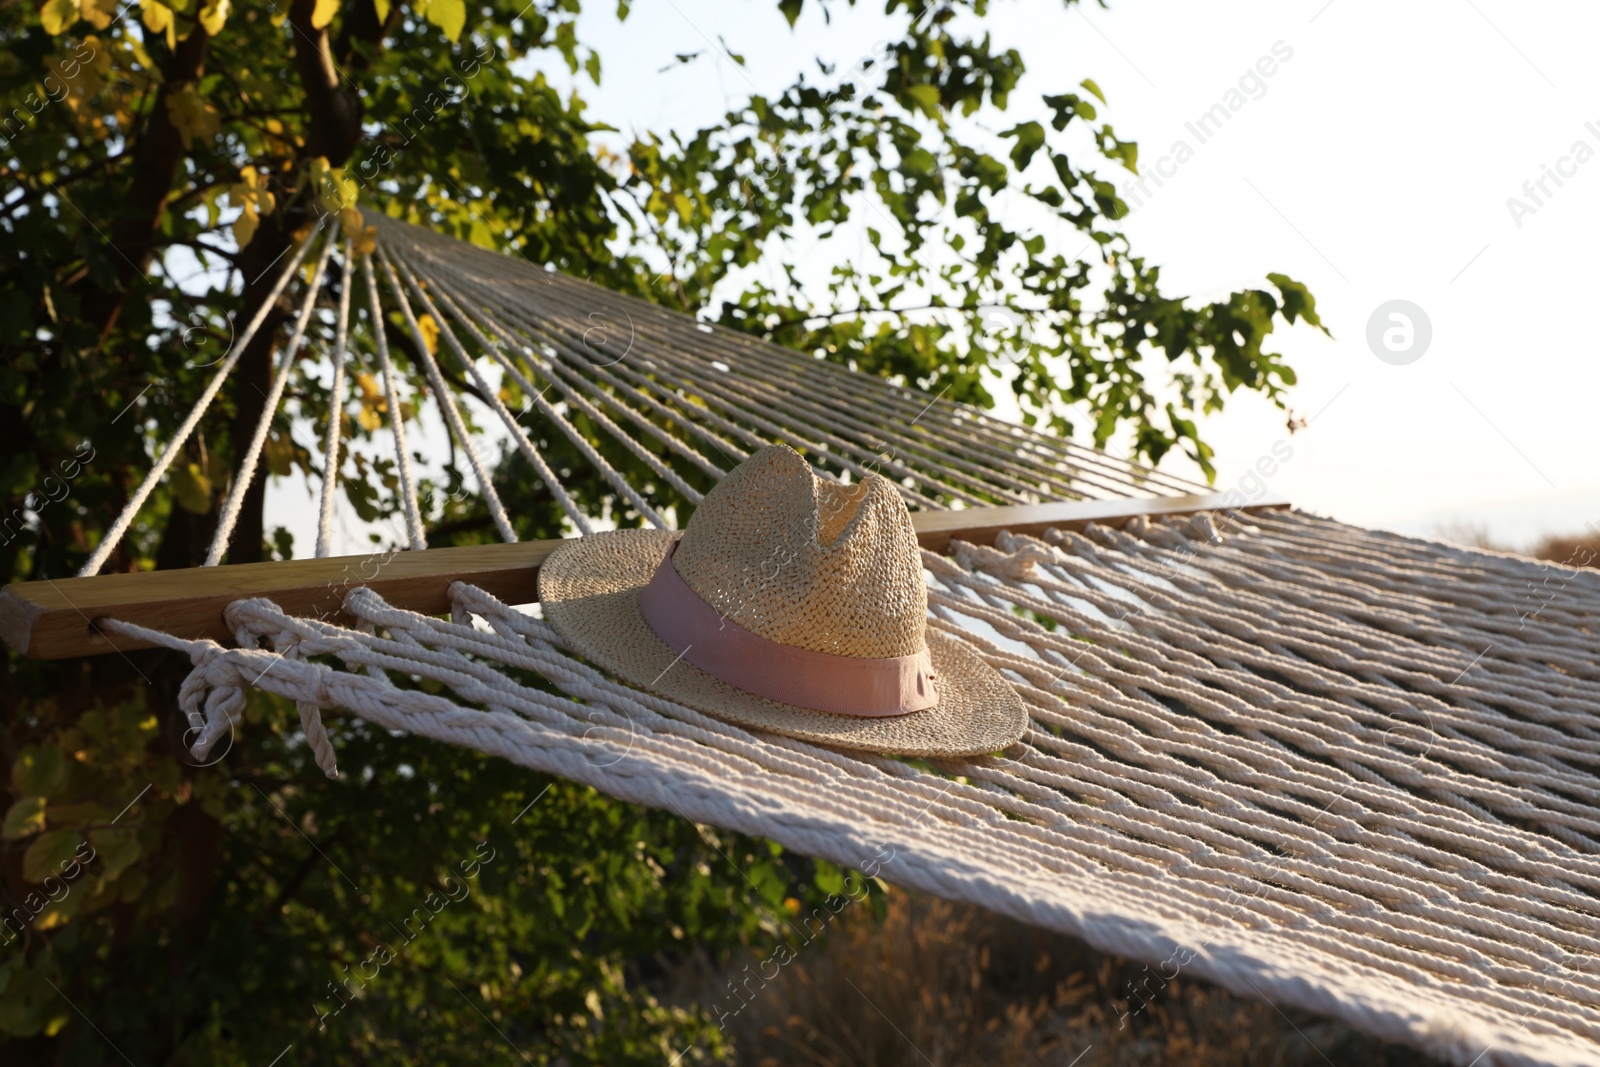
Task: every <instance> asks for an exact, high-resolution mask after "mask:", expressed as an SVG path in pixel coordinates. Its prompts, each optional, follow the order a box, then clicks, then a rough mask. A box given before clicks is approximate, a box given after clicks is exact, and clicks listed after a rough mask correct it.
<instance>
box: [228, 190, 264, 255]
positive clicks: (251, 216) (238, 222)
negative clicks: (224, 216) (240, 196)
mask: <svg viewBox="0 0 1600 1067" xmlns="http://www.w3.org/2000/svg"><path fill="white" fill-rule="evenodd" d="M260 226H261V216H260V215H259V214H257V213H256V205H255V202H254V201H246V202H245V205H244V207H243V208H241V209H240V210H239V217H238V218H236V219H234V220H233V240H234V243H235V244H237V245H238V246H239V247H240V248H243V247H244V246H245V245H247V244H249V243H250V241H251V239H252V238H253V237H255V235H256V230H257V229H259V228H260Z"/></svg>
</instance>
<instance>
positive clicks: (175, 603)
mask: <svg viewBox="0 0 1600 1067" xmlns="http://www.w3.org/2000/svg"><path fill="white" fill-rule="evenodd" d="M1283 507H1288V501H1286V500H1279V499H1269V500H1260V501H1254V502H1251V503H1249V504H1246V505H1242V506H1241V505H1238V504H1237V503H1236V498H1230V497H1228V496H1224V495H1223V494H1220V493H1214V494H1204V495H1193V496H1168V497H1152V498H1147V499H1134V500H1128V499H1123V500H1079V501H1068V502H1062V503H1052V504H1024V505H1018V506H1013V507H994V508H967V509H965V510H961V511H918V512H913V513H912V516H911V520H912V523H913V524H914V525H915V526H916V529H917V539H918V541H920V542H921V544H922V547H924V548H926V549H930V550H932V551H935V552H943V551H945V550H946V548H948V546H949V544H950V542H951V541H955V540H960V541H969V542H972V543H975V544H981V545H987V544H993V543H994V539H995V535H996V534H998V533H999V532H1000V531H1001V530H1010V531H1012V532H1013V533H1026V534H1037V533H1042V532H1043V531H1044V530H1046V529H1048V528H1049V527H1052V526H1056V527H1063V528H1066V529H1081V528H1082V527H1084V526H1087V525H1088V524H1090V523H1094V522H1098V523H1104V524H1108V525H1120V524H1121V523H1123V522H1126V521H1127V520H1128V519H1131V518H1135V517H1137V516H1141V515H1143V516H1149V517H1156V516H1166V515H1187V514H1192V513H1195V512H1202V511H1218V510H1234V511H1245V512H1250V511H1258V510H1263V509H1271V508H1283ZM559 544H561V542H560V541H559V540H555V541H524V542H521V543H519V544H509V545H507V544H497V545H473V546H470V547H467V548H430V549H426V550H424V551H421V552H409V551H407V552H388V551H385V552H373V553H370V554H368V555H364V556H334V557H329V558H326V559H297V560H287V561H284V562H278V563H243V564H238V565H233V566H221V567H195V568H190V569H187V570H172V571H144V572H140V573H137V574H104V575H99V576H96V577H93V578H61V579H56V580H45V581H40V582H18V583H15V584H12V585H9V586H6V587H5V588H4V589H0V640H3V641H5V643H6V644H7V645H9V646H10V647H12V648H14V649H16V650H18V651H19V652H21V653H23V654H24V655H27V656H31V657H33V658H35V659H65V658H67V657H70V656H91V655H97V654H99V653H103V652H113V651H118V650H128V649H134V648H146V647H149V646H148V644H147V643H146V642H142V641H133V640H130V639H126V638H122V637H115V636H112V635H110V634H107V633H104V632H102V631H100V630H99V629H97V628H96V627H95V626H94V622H95V620H96V619H101V618H114V619H120V620H122V621H123V622H131V623H136V624H138V625H140V626H145V627H148V628H150V629H153V630H162V631H164V632H166V633H169V634H172V635H173V636H175V637H182V638H189V639H193V638H200V637H209V638H212V639H213V640H216V641H222V642H227V641H229V640H230V639H231V636H232V635H231V634H230V633H229V631H228V628H227V624H226V623H225V622H224V621H223V618H222V612H223V609H224V608H226V607H227V606H228V605H229V604H230V603H232V602H233V601H235V600H240V599H245V598H248V597H266V598H268V599H269V600H272V601H273V602H275V603H276V604H277V605H278V606H279V607H281V608H283V610H284V611H286V612H288V613H289V614H291V615H301V616H318V617H322V618H326V619H329V620H330V621H338V620H339V619H340V618H341V617H342V615H341V612H340V606H341V604H342V603H343V600H344V595H345V593H346V592H347V591H348V590H350V589H353V588H355V587H357V586H366V587H367V588H369V589H371V590H372V591H373V592H375V593H377V594H379V595H380V596H382V597H383V598H384V599H385V600H387V601H388V602H389V603H391V604H393V605H394V606H396V607H398V608H404V609H406V610H407V611H416V612H421V613H422V614H425V615H437V614H442V613H444V612H446V611H448V610H449V609H450V600H449V593H448V590H449V587H450V583H451V582H454V581H463V582H467V583H469V584H471V585H476V586H478V587H479V588H481V589H484V590H486V591H487V592H489V593H492V594H493V595H495V596H497V597H499V598H500V599H501V600H503V601H505V602H506V603H508V604H527V603H531V602H533V601H534V600H537V599H538V569H539V564H540V563H542V562H543V561H544V558H545V557H546V556H547V555H549V554H550V552H551V551H552V550H554V549H555V547H556V546H557V545H559Z"/></svg>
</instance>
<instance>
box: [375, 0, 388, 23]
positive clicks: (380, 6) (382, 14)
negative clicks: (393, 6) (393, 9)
mask: <svg viewBox="0 0 1600 1067" xmlns="http://www.w3.org/2000/svg"><path fill="white" fill-rule="evenodd" d="M372 8H373V10H374V11H376V12H377V13H378V25H380V26H381V25H383V24H384V23H385V22H388V21H389V0H372Z"/></svg>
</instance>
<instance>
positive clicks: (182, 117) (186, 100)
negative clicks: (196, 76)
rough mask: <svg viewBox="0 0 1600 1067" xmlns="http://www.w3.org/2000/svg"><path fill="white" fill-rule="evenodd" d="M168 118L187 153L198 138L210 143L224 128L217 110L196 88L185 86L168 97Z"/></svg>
mask: <svg viewBox="0 0 1600 1067" xmlns="http://www.w3.org/2000/svg"><path fill="white" fill-rule="evenodd" d="M167 117H168V118H169V119H171V120H172V125H173V128H174V129H176V130H177V131H178V137H179V138H180V139H181V140H182V141H183V147H184V150H185V151H187V150H188V148H189V145H190V142H192V141H193V140H194V139H195V138H196V137H198V138H200V139H201V140H203V141H209V140H211V138H213V137H215V136H216V135H217V131H218V130H220V129H221V128H222V123H221V121H220V120H219V119H218V118H217V110H216V108H214V107H212V106H211V105H210V104H208V103H206V102H205V101H204V100H202V99H201V98H200V94H199V93H197V92H195V89H194V86H192V85H185V86H184V87H183V88H181V89H179V90H178V91H176V92H174V93H171V94H170V95H169V96H168V97H167Z"/></svg>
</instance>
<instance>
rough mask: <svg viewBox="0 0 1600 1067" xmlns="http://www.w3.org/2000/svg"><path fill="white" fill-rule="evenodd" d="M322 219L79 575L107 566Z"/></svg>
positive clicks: (318, 221)
mask: <svg viewBox="0 0 1600 1067" xmlns="http://www.w3.org/2000/svg"><path fill="white" fill-rule="evenodd" d="M322 223H323V220H321V219H318V220H317V222H316V223H315V224H314V225H313V226H312V228H311V232H310V233H308V234H307V235H306V238H305V240H304V241H302V242H300V247H299V248H297V249H296V250H295V252H294V255H293V256H291V257H290V259H289V262H288V263H286V264H285V265H284V268H283V273H281V274H279V275H278V280H277V281H276V282H274V283H273V286H272V289H271V290H270V291H269V292H268V293H267V295H266V297H265V298H264V299H263V300H262V301H261V306H260V307H258V308H256V313H255V315H253V316H252V317H251V319H250V322H249V324H248V325H246V326H245V328H244V332H243V333H241V334H240V335H239V336H238V337H237V338H236V339H235V340H234V342H233V346H232V347H231V348H230V349H229V351H228V355H227V358H225V359H224V360H223V361H222V366H220V367H218V368H217V373H216V374H214V375H213V376H212V378H211V381H210V382H208V383H207V384H206V387H205V389H204V390H203V391H202V392H201V393H200V396H199V398H198V399H197V400H196V401H195V403H194V407H193V408H191V409H190V411H189V415H188V417H187V418H186V419H184V420H183V424H182V425H181V426H179V427H178V430H177V432H176V433H175V434H173V436H172V440H171V441H168V442H167V447H166V448H165V449H163V450H162V452H161V455H160V457H158V458H157V459H156V462H155V465H154V466H153V467H151V468H150V473H148V474H146V475H145V478H144V481H143V482H141V483H139V488H138V489H136V490H134V493H133V496H131V497H129V498H128V502H127V504H125V505H124V506H123V508H122V511H121V513H119V514H118V515H117V518H116V521H115V522H113V523H112V524H111V528H110V529H109V530H107V531H106V534H105V536H104V537H102V538H101V539H100V544H99V546H98V547H96V548H95V550H94V552H92V553H91V554H90V556H89V558H88V560H87V561H85V563H84V565H83V567H82V569H80V570H79V571H78V576H79V577H80V578H82V577H87V576H89V575H91V574H99V573H100V568H101V567H104V566H105V564H106V560H107V559H109V558H110V557H111V553H112V552H113V551H115V550H116V547H117V545H118V543H119V542H121V540H122V537H123V535H124V534H126V533H127V532H128V527H129V526H131V525H132V524H133V520H134V517H135V516H136V515H138V514H139V509H140V508H142V507H144V502H145V501H146V500H148V499H149V498H150V493H151V492H152V491H153V490H154V489H155V487H156V485H157V484H158V483H160V481H161V478H162V476H163V475H165V474H166V473H167V468H168V467H170V466H172V461H173V460H174V459H175V458H177V455H178V453H179V451H180V450H182V448H183V446H184V445H185V444H186V443H187V442H188V440H189V435H190V434H192V433H194V428H195V427H196V426H198V425H199V424H200V419H201V417H202V416H204V415H205V413H206V409H207V408H208V407H210V406H211V401H212V400H213V399H215V397H216V395H217V391H218V390H220V389H221V388H222V383H223V381H225V380H226V379H227V377H228V374H229V372H231V371H232V370H233V367H234V364H236V363H238V362H239V357H240V356H241V355H243V354H244V350H245V349H246V348H247V347H249V345H250V342H251V341H252V340H254V338H255V335H256V331H257V330H258V329H260V328H261V323H262V321H263V320H264V319H266V317H267V312H269V311H271V310H272V307H273V304H274V303H276V302H277V299H278V297H279V295H280V294H282V292H283V290H284V288H285V287H286V286H288V284H289V279H291V278H293V277H294V272H295V271H296V270H297V269H298V268H299V266H300V263H301V261H302V260H304V259H305V257H306V253H307V252H308V251H310V249H311V242H312V240H314V239H315V238H316V236H317V234H318V233H319V232H320V231H321V229H322Z"/></svg>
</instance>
